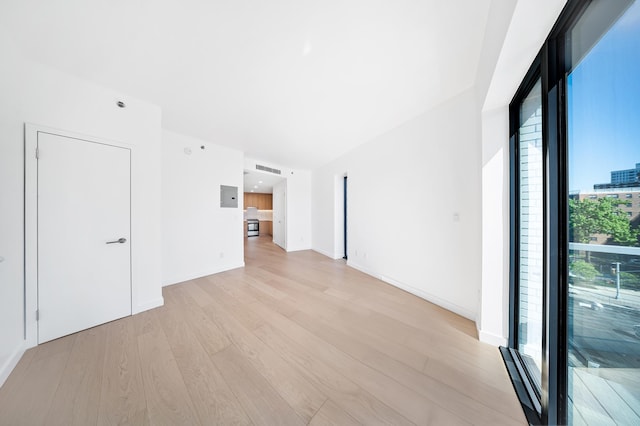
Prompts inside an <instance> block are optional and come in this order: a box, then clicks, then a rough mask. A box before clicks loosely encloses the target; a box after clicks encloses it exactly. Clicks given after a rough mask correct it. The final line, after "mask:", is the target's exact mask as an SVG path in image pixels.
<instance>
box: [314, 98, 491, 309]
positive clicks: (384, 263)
mask: <svg viewBox="0 0 640 426" xmlns="http://www.w3.org/2000/svg"><path fill="white" fill-rule="evenodd" d="M476 102H477V101H476V98H475V93H474V91H473V90H467V91H465V92H464V93H462V94H460V95H458V96H456V97H455V98H453V99H451V100H450V101H448V102H446V103H444V104H442V105H439V106H438V107H436V108H434V109H433V110H431V111H429V112H427V113H425V114H422V115H420V116H418V117H416V118H415V119H413V120H411V121H409V122H407V123H405V124H403V125H401V126H400V127H398V128H396V129H394V130H392V131H390V132H388V133H385V134H383V135H381V136H379V137H377V138H375V139H374V140H372V141H371V142H368V143H366V144H364V145H362V146H360V147H359V148H357V149H355V150H354V151H351V152H350V153H348V154H346V155H344V156H343V157H341V158H339V159H337V160H336V161H334V162H332V163H330V164H328V165H326V166H324V167H322V168H320V169H317V170H314V172H313V185H312V187H313V235H314V240H313V249H314V250H316V251H318V252H320V253H324V254H326V255H328V256H330V257H334V258H337V257H340V256H341V255H342V253H341V247H340V246H341V245H342V239H341V238H340V236H339V232H338V230H339V229H341V228H340V221H341V214H342V212H341V208H340V206H341V202H340V199H339V198H340V197H341V196H342V191H341V188H340V185H339V184H338V183H337V182H338V180H339V179H341V177H342V176H344V174H345V173H347V174H348V176H349V181H348V182H349V183H348V185H349V188H348V224H347V225H348V257H349V260H348V263H349V265H351V266H353V267H355V268H358V269H361V270H363V271H365V272H367V273H369V274H371V275H373V276H376V277H378V278H381V279H382V280H384V281H387V282H389V283H391V284H394V285H396V286H398V287H401V288H404V289H406V290H408V291H410V292H412V293H414V294H417V295H419V296H421V297H424V298H426V299H428V300H431V301H433V302H435V303H438V304H439V305H441V306H444V307H445V308H448V309H450V310H452V311H454V312H457V313H459V314H461V315H463V316H465V317H467V318H471V319H475V317H476V313H477V300H478V298H479V291H480V276H481V269H480V257H481V251H480V250H481V220H480V215H481V198H480V191H481V186H480V182H481V174H480V164H481V152H480V135H479V133H480V130H479V114H478V111H477V107H476Z"/></svg>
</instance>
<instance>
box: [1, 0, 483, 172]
mask: <svg viewBox="0 0 640 426" xmlns="http://www.w3.org/2000/svg"><path fill="white" fill-rule="evenodd" d="M489 6H490V0H421V1H419V0H393V1H392V0H388V1H371V0H324V1H320V0H317V1H312V0H269V1H264V0H226V1H222V0H40V1H35V0H2V5H1V6H0V26H3V27H5V30H6V32H5V34H10V37H11V38H13V41H14V43H16V44H17V45H18V46H19V47H20V49H21V50H22V51H23V52H24V53H25V54H26V55H27V56H29V57H30V58H31V59H33V60H35V61H38V62H41V63H44V64H47V65H50V66H52V67H55V68H58V69H61V70H63V71H67V72H69V73H72V74H74V75H77V76H79V77H82V78H85V79H88V80H91V81H94V82H96V83H98V84H101V85H104V86H107V87H110V88H113V89H116V90H119V91H122V92H124V93H127V94H130V95H132V96H136V97H138V98H142V99H145V100H148V101H151V102H154V103H156V104H158V105H160V107H161V108H162V111H163V127H165V128H166V129H169V130H172V131H175V132H178V133H183V134H187V135H191V136H196V137H199V138H202V139H205V140H209V141H211V142H214V143H217V144H221V145H227V146H232V147H235V148H238V149H241V150H243V151H245V153H246V155H247V156H249V157H252V158H262V159H264V160H265V161H271V162H274V163H277V164H283V165H287V166H289V167H295V168H314V167H317V166H319V165H322V164H324V163H326V162H328V161H330V160H332V159H334V158H336V157H337V156H339V155H341V154H342V153H344V152H347V151H349V150H351V149H352V148H354V147H356V146H357V145H359V144H362V143H364V142H366V141H368V140H370V139H371V138H373V137H375V136H377V135H379V134H381V133H384V132H386V131H388V130H390V129H392V128H395V127H397V126H398V125H400V124H402V123H403V122H405V121H407V120H409V119H411V118H413V117H415V116H417V115H419V114H421V113H422V112H425V111H427V110H428V109H430V108H431V107H433V106H435V105H436V104H438V103H440V102H442V101H444V100H446V99H448V98H450V97H451V96H453V95H455V94H457V93H459V92H461V91H463V90H465V89H467V88H469V87H471V86H472V85H473V84H474V82H475V78H476V69H477V66H478V61H479V56H480V52H481V48H482V42H483V38H484V31H485V25H486V21H487V15H488V11H489Z"/></svg>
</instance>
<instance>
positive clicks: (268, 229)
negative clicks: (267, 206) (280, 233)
mask: <svg viewBox="0 0 640 426" xmlns="http://www.w3.org/2000/svg"><path fill="white" fill-rule="evenodd" d="M260 235H273V222H271V221H270V220H269V221H267V220H261V221H260Z"/></svg>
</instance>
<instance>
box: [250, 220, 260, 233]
mask: <svg viewBox="0 0 640 426" xmlns="http://www.w3.org/2000/svg"><path fill="white" fill-rule="evenodd" d="M259 235H260V222H259V221H258V219H247V236H248V237H257V236H259Z"/></svg>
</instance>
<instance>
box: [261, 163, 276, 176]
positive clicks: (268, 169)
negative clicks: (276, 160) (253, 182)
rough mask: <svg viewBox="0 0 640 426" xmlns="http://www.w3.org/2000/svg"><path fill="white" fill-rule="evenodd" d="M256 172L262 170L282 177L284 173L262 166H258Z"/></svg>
mask: <svg viewBox="0 0 640 426" xmlns="http://www.w3.org/2000/svg"><path fill="white" fill-rule="evenodd" d="M256 170H262V171H263V172H269V173H273V174H276V175H281V174H282V171H281V170H278V169H272V168H271V167H267V166H262V165H260V164H256Z"/></svg>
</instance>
